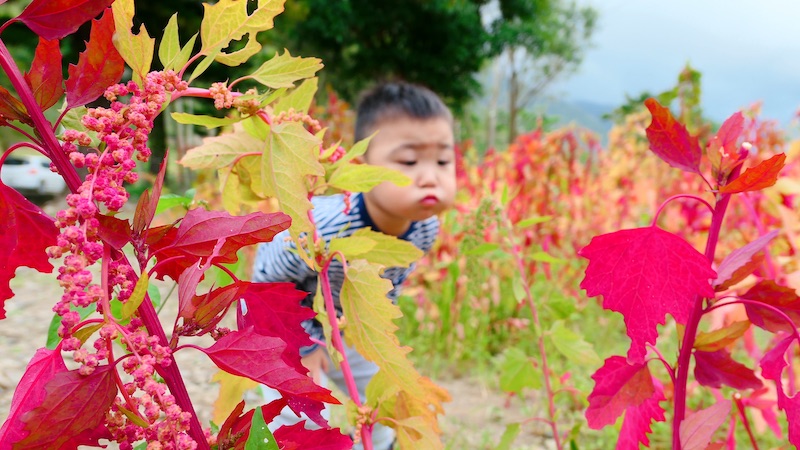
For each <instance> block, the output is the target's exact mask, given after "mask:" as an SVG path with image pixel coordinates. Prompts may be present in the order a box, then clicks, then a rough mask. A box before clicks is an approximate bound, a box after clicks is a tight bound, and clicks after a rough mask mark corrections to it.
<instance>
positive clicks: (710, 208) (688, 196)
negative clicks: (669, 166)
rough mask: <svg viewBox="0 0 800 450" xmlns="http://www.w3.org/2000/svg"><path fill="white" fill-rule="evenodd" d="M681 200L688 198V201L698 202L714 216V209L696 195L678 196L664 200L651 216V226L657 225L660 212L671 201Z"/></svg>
mask: <svg viewBox="0 0 800 450" xmlns="http://www.w3.org/2000/svg"><path fill="white" fill-rule="evenodd" d="M681 198H689V199H692V200H697V201H698V202H700V203H702V204H704V205H706V207H708V210H709V211H710V212H711V214H714V207H713V206H711V204H710V203H708V202H707V201H705V200H704V199H702V198H700V197H698V196H696V195H689V194H678V195H673V196H672V197H670V198H668V199H666V200H664V203H662V204H661V206H659V207H658V211H656V215H655V216H653V226H656V223H658V216H660V215H661V211H663V210H664V208H665V207H666V206H667V204H669V203H670V202H671V201H673V200H678V199H681Z"/></svg>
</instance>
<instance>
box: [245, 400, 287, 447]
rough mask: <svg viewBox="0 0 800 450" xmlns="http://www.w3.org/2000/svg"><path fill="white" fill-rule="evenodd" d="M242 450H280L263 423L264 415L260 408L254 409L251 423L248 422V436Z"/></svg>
mask: <svg viewBox="0 0 800 450" xmlns="http://www.w3.org/2000/svg"><path fill="white" fill-rule="evenodd" d="M244 450H280V448H278V441H276V440H275V437H274V436H272V433H271V432H270V431H269V428H267V424H266V422H264V413H263V412H262V411H261V408H260V407H259V408H256V409H255V412H254V413H253V421H252V422H250V436H248V438H247V443H245V444H244Z"/></svg>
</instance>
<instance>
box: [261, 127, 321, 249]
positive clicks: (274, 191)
mask: <svg viewBox="0 0 800 450" xmlns="http://www.w3.org/2000/svg"><path fill="white" fill-rule="evenodd" d="M319 146H320V140H319V139H318V138H317V137H316V136H314V135H313V134H311V133H309V132H308V130H306V129H305V128H303V126H302V125H301V124H299V123H296V122H284V123H282V124H279V125H273V126H272V128H271V132H270V134H269V138H268V139H267V149H266V151H265V152H264V156H263V157H262V160H261V176H262V178H261V181H262V187H263V189H264V194H265V195H267V196H268V197H274V198H276V199H277V200H278V202H279V203H280V209H281V211H283V212H285V213H287V214H288V215H289V216H290V217H291V218H292V227H291V228H290V230H291V233H292V236H293V237H294V238H295V239H297V237H298V236H299V235H300V233H303V232H310V231H311V230H312V229H313V226H312V225H311V221H310V220H309V217H308V212H309V211H310V210H311V208H312V205H311V202H310V201H309V200H308V185H307V183H306V177H307V176H309V175H312V176H323V175H325V170H324V169H323V167H322V165H321V164H320V163H319V161H318V160H317V154H318V153H319Z"/></svg>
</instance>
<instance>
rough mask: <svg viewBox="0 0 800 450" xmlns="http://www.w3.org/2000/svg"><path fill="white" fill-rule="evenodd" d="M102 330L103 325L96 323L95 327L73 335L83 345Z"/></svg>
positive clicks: (92, 326) (87, 327) (89, 327)
mask: <svg viewBox="0 0 800 450" xmlns="http://www.w3.org/2000/svg"><path fill="white" fill-rule="evenodd" d="M100 328H103V324H102V323H96V324H94V325H89V326H86V327H83V328H81V329H80V330H78V331H76V332H74V333H72V335H73V336H75V337H76V338H78V339H79V340H80V341H81V344H83V343H85V342H86V341H87V340H89V338H90V337H92V335H93V334H94V333H95V332H96V331H97V330H99V329H100Z"/></svg>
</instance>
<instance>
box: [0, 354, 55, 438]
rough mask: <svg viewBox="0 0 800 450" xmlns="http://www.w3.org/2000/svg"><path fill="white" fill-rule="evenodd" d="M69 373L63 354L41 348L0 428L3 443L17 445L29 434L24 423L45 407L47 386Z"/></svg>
mask: <svg viewBox="0 0 800 450" xmlns="http://www.w3.org/2000/svg"><path fill="white" fill-rule="evenodd" d="M66 370H67V366H66V364H64V360H63V359H62V357H61V352H56V351H53V350H49V349H44V348H40V349H38V350H36V353H35V354H34V355H33V358H31V360H30V362H28V365H27V367H26V368H25V373H23V374H22V378H21V379H20V381H19V384H17V386H16V388H14V396H13V397H12V398H11V410H10V411H9V412H8V417H7V418H6V420H5V421H4V422H3V426H2V428H0V442H2V443H13V442H18V441H19V440H21V439H22V438H24V437H25V436H27V435H28V434H29V431H27V430H25V422H23V421H22V417H24V416H25V415H26V414H27V413H29V412H30V411H32V410H33V409H35V408H36V407H38V406H39V405H41V404H42V402H43V401H44V399H45V396H46V393H47V391H45V385H47V383H48V382H49V381H50V380H51V379H53V377H54V376H55V375H56V374H57V373H60V372H65V371H66Z"/></svg>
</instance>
